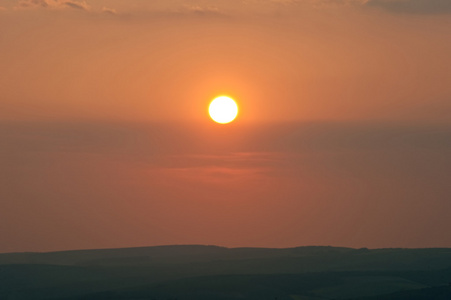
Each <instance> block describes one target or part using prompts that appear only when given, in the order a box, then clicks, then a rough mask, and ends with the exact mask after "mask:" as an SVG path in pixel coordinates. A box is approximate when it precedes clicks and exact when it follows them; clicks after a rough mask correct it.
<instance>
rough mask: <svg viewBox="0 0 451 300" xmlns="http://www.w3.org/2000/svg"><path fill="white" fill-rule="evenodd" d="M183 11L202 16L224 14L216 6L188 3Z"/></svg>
mask: <svg viewBox="0 0 451 300" xmlns="http://www.w3.org/2000/svg"><path fill="white" fill-rule="evenodd" d="M184 8H185V9H184V10H183V11H182V13H184V12H188V13H192V14H195V15H201V16H210V15H214V16H217V15H222V14H223V13H222V12H221V11H220V10H219V8H217V7H216V6H201V5H186V6H185V7H184Z"/></svg>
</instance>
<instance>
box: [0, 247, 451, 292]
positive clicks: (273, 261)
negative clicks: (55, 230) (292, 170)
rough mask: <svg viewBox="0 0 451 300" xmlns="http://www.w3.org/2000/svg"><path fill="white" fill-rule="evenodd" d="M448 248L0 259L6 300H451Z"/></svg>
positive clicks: (170, 251)
mask: <svg viewBox="0 0 451 300" xmlns="http://www.w3.org/2000/svg"><path fill="white" fill-rule="evenodd" d="M450 283H451V249H377V250H368V249H351V248H335V247H299V248H290V249H263V248H232V249H229V248H222V247H216V246H161V247H148V248H128V249H107V250H84V251H66V252H54V253H14V254H0V299H5V300H13V299H14V300H22V299H23V300H35V299H36V300H38V299H39V300H41V299H46V300H50V299H64V300H78V299H86V300H102V299H114V300H126V299H127V300H131V299H133V300H138V299H139V300H144V299H150V300H175V299H177V300H184V299H186V300H189V299H193V300H194V299H196V300H203V299H205V300H206V299H211V300H226V299H252V300H253V299H255V300H265V299H268V300H274V299H278V300H288V299H289V300H315V299H318V300H319V299H354V300H376V299H380V300H388V299H390V300H401V299H406V300H407V299H409V300H416V299H428V300H430V299H446V300H449V299H451V285H450Z"/></svg>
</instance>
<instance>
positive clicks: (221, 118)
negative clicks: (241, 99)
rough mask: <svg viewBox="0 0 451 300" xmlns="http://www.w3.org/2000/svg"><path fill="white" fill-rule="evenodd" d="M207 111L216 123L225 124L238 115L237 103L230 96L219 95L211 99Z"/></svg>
mask: <svg viewBox="0 0 451 300" xmlns="http://www.w3.org/2000/svg"><path fill="white" fill-rule="evenodd" d="M208 112H209V114H210V117H211V118H212V119H213V121H215V122H216V123H219V124H227V123H230V122H232V121H233V120H235V118H236V116H237V115H238V105H237V104H236V102H235V101H234V100H233V99H232V98H230V97H227V96H220V97H217V98H215V99H214V100H213V101H211V103H210V106H209V108H208Z"/></svg>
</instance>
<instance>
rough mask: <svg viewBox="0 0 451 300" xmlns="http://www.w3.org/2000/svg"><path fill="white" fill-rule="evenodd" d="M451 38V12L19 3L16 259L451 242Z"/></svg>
mask: <svg viewBox="0 0 451 300" xmlns="http://www.w3.org/2000/svg"><path fill="white" fill-rule="evenodd" d="M450 37H451V2H450V1H449V0H367V1H365V0H298V1H296V0H227V1H225V0H215V1H212V0H203V1H202V0H178V1H177V0H165V1H163V0H153V1H148V0H147V1H146V0H128V1H123V0H108V1H107V0H87V1H78V0H19V1H17V0H0V252H23V251H58V250H69V249H93V248H116V247H139V246H153V245H172V244H208V245H212V244H214V245H219V246H227V247H277V248H280V247H295V246H305V245H331V246H346V247H356V248H360V247H368V248H385V247H409V248H411V247H451V236H450V235H449V228H451V218H449V211H451V185H450V184H449V183H450V182H451V118H450V116H451V84H450V82H451V56H450V55H449V53H451V38H450ZM220 95H228V96H230V97H232V98H234V99H235V100H236V101H237V103H238V105H239V108H240V113H239V116H238V118H237V119H236V121H234V122H233V123H230V124H227V125H219V124H216V123H214V122H213V121H212V120H211V119H210V118H209V116H208V104H209V103H210V101H211V100H212V99H213V98H215V97H216V96H220Z"/></svg>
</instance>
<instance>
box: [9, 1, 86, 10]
mask: <svg viewBox="0 0 451 300" xmlns="http://www.w3.org/2000/svg"><path fill="white" fill-rule="evenodd" d="M17 7H18V8H50V9H65V8H73V9H79V10H84V11H88V10H90V6H89V5H88V3H87V2H86V1H75V0H22V1H20V2H19V4H18V6H17Z"/></svg>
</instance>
